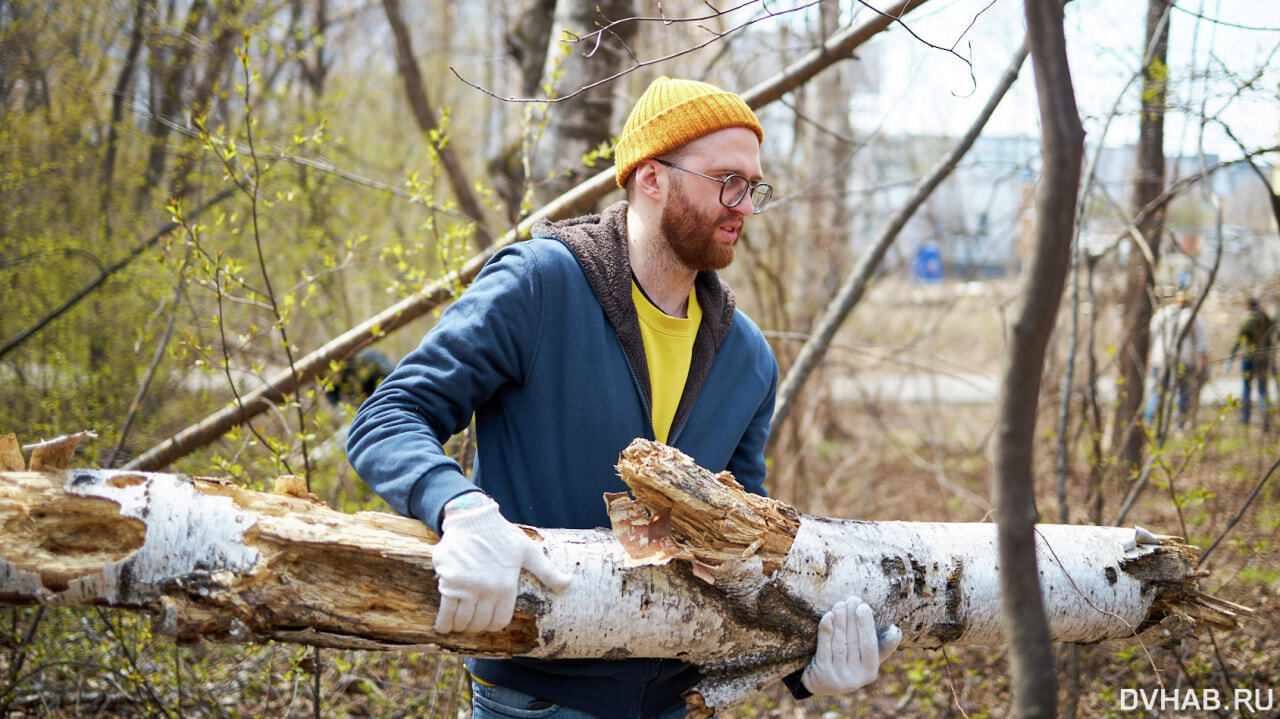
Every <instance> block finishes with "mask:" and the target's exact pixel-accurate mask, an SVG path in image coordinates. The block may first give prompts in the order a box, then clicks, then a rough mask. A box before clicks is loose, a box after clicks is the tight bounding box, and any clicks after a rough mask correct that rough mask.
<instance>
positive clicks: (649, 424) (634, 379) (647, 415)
mask: <svg viewBox="0 0 1280 719" xmlns="http://www.w3.org/2000/svg"><path fill="white" fill-rule="evenodd" d="M618 348H619V349H621V350H622V361H623V362H625V363H626V364H627V371H628V372H630V373H631V383H632V384H633V385H635V388H636V394H637V395H639V396H640V408H641V409H643V410H644V426H645V429H647V430H649V434H647V435H645V439H650V440H654V441H656V438H657V433H656V432H654V430H653V412H652V410H650V409H649V400H648V398H646V397H645V396H644V388H643V387H641V386H640V375H638V374H636V368H635V365H633V364H631V357H629V356H628V355H627V348H626V347H625V346H623V344H622V338H621V337H619V338H618Z"/></svg>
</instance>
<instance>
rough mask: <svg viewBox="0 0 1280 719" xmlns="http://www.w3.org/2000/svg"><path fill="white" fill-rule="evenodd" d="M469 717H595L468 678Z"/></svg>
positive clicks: (669, 718) (679, 715)
mask: <svg viewBox="0 0 1280 719" xmlns="http://www.w3.org/2000/svg"><path fill="white" fill-rule="evenodd" d="M684 715H685V708H684V707H683V706H680V707H672V708H671V709H670V710H668V711H666V712H664V713H662V714H659V715H658V716H657V717H655V718H654V719H683V717H684ZM471 717H472V719H595V717H593V716H592V715H590V714H587V713H586V712H581V711H578V710H577V709H570V708H569V707H565V706H560V705H559V704H552V703H551V702H549V701H545V700H542V699H539V698H537V697H535V696H532V695H530V694H525V693H523V692H518V691H516V690H514V689H507V688H506V687H498V686H493V687H489V686H485V685H483V684H481V683H480V682H477V681H476V680H474V679H472V680H471Z"/></svg>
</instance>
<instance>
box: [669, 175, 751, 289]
mask: <svg viewBox="0 0 1280 719" xmlns="http://www.w3.org/2000/svg"><path fill="white" fill-rule="evenodd" d="M679 182H680V181H677V182H676V183H673V184H672V188H671V189H672V192H671V195H670V199H669V200H668V202H667V205H666V207H664V208H663V209H662V221H661V224H660V226H659V229H661V231H662V235H663V237H665V238H666V240H667V245H668V246H669V247H670V248H671V251H672V252H673V253H675V256H676V257H677V258H678V259H679V260H680V261H681V262H682V263H684V265H685V266H686V267H689V268H691V269H693V270H697V271H702V270H722V269H724V268H726V267H728V266H729V264H730V263H732V262H733V250H734V245H732V244H725V243H723V242H719V241H717V240H716V231H717V229H718V228H719V226H720V225H721V224H722V223H724V222H726V221H728V220H731V219H732V218H733V213H731V212H729V211H728V208H725V207H720V208H719V209H720V210H721V212H717V213H715V214H714V215H712V214H710V213H703V212H699V211H698V209H697V208H696V207H694V206H693V203H691V202H689V200H688V199H687V197H686V196H685V194H684V192H682V189H683V188H682V187H681V186H680V185H679V184H678V183H679Z"/></svg>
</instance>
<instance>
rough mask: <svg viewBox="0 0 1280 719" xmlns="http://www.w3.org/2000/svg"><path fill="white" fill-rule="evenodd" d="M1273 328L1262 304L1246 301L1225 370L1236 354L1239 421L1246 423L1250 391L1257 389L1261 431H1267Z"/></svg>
mask: <svg viewBox="0 0 1280 719" xmlns="http://www.w3.org/2000/svg"><path fill="white" fill-rule="evenodd" d="M1273 329H1274V327H1273V325H1272V321H1271V318H1270V317H1268V316H1267V313H1266V312H1263V311H1262V304H1261V303H1259V302H1258V299H1257V298H1256V297H1250V298H1249V299H1247V300H1245V315H1244V319H1242V320H1240V326H1239V328H1238V329H1237V330H1236V337H1235V341H1234V342H1233V343H1232V345H1231V354H1230V356H1229V358H1228V359H1227V370H1228V371H1230V369H1231V363H1232V362H1233V361H1235V358H1236V355H1237V354H1239V355H1240V377H1241V380H1242V384H1241V394H1240V421H1241V422H1242V423H1244V424H1249V419H1250V414H1251V413H1252V409H1253V389H1254V388H1255V387H1256V388H1257V390H1258V412H1259V414H1260V415H1261V416H1262V427H1263V429H1269V428H1270V422H1269V418H1268V417H1267V373H1268V371H1269V370H1270V369H1271V361H1272V354H1273V349H1274V347H1273V345H1272V342H1273V341H1274V340H1273V334H1274V333H1273Z"/></svg>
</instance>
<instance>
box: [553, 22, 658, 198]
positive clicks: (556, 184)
mask: <svg viewBox="0 0 1280 719" xmlns="http://www.w3.org/2000/svg"><path fill="white" fill-rule="evenodd" d="M636 14H637V9H636V2H635V0H559V2H557V3H556V10H555V16H554V18H553V20H552V26H551V33H550V37H549V41H548V44H547V50H546V51H545V52H544V53H543V62H544V65H545V67H544V69H543V71H542V77H543V81H544V82H546V83H548V84H553V85H554V87H555V88H556V90H557V93H556V94H559V95H566V94H569V93H572V92H575V91H577V90H578V89H579V88H582V87H585V86H587V85H589V84H591V83H593V82H597V81H599V80H600V79H602V78H606V77H610V76H612V75H616V74H617V73H618V72H620V71H621V70H622V68H623V66H624V64H625V63H626V62H628V61H629V60H631V58H632V55H631V53H632V50H631V48H630V45H631V42H632V40H633V39H634V38H635V36H636V34H637V32H638V31H639V28H640V24H641V23H639V22H624V23H618V24H615V25H611V26H610V27H609V30H608V31H607V32H605V33H603V34H602V35H599V36H597V35H592V34H591V33H593V32H596V31H597V30H599V29H600V28H601V27H603V26H605V25H607V24H609V22H610V21H612V20H619V19H622V18H629V17H634V16H635V15H636ZM565 32H567V33H570V34H572V35H573V36H576V37H578V38H581V41H580V42H576V43H571V44H569V45H568V46H567V48H566V47H564V46H563V45H562V43H563V37H562V33H565ZM612 90H613V87H612V85H605V86H603V87H599V88H596V89H594V90H591V91H589V92H585V93H583V94H581V95H578V96H577V97H573V98H569V99H568V100H563V101H561V102H556V103H553V104H551V105H549V106H548V117H547V127H546V131H545V133H544V134H543V136H542V137H541V138H540V139H539V140H538V142H537V148H538V149H537V151H536V152H535V153H534V155H533V171H532V174H533V177H532V180H533V181H534V183H535V184H534V193H533V199H534V203H535V204H538V205H542V204H545V203H547V202H549V201H551V200H552V199H555V198H556V197H558V196H559V195H561V194H563V193H564V192H565V191H566V190H568V189H569V188H571V187H573V186H574V185H577V184H578V183H579V182H582V181H583V179H585V178H586V177H587V176H589V173H591V172H592V170H591V169H590V168H588V167H586V166H585V165H583V162H582V158H583V157H584V156H585V155H587V154H588V153H590V152H592V151H593V150H595V149H597V148H598V147H600V146H601V145H603V144H607V143H608V142H609V140H610V139H611V138H612V137H613V134H612V132H611V131H610V128H612V127H614V126H615V125H620V124H621V123H620V122H618V123H615V122H614V118H613V114H614V113H613V106H614V93H613V92H612ZM624 119H625V118H624Z"/></svg>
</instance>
